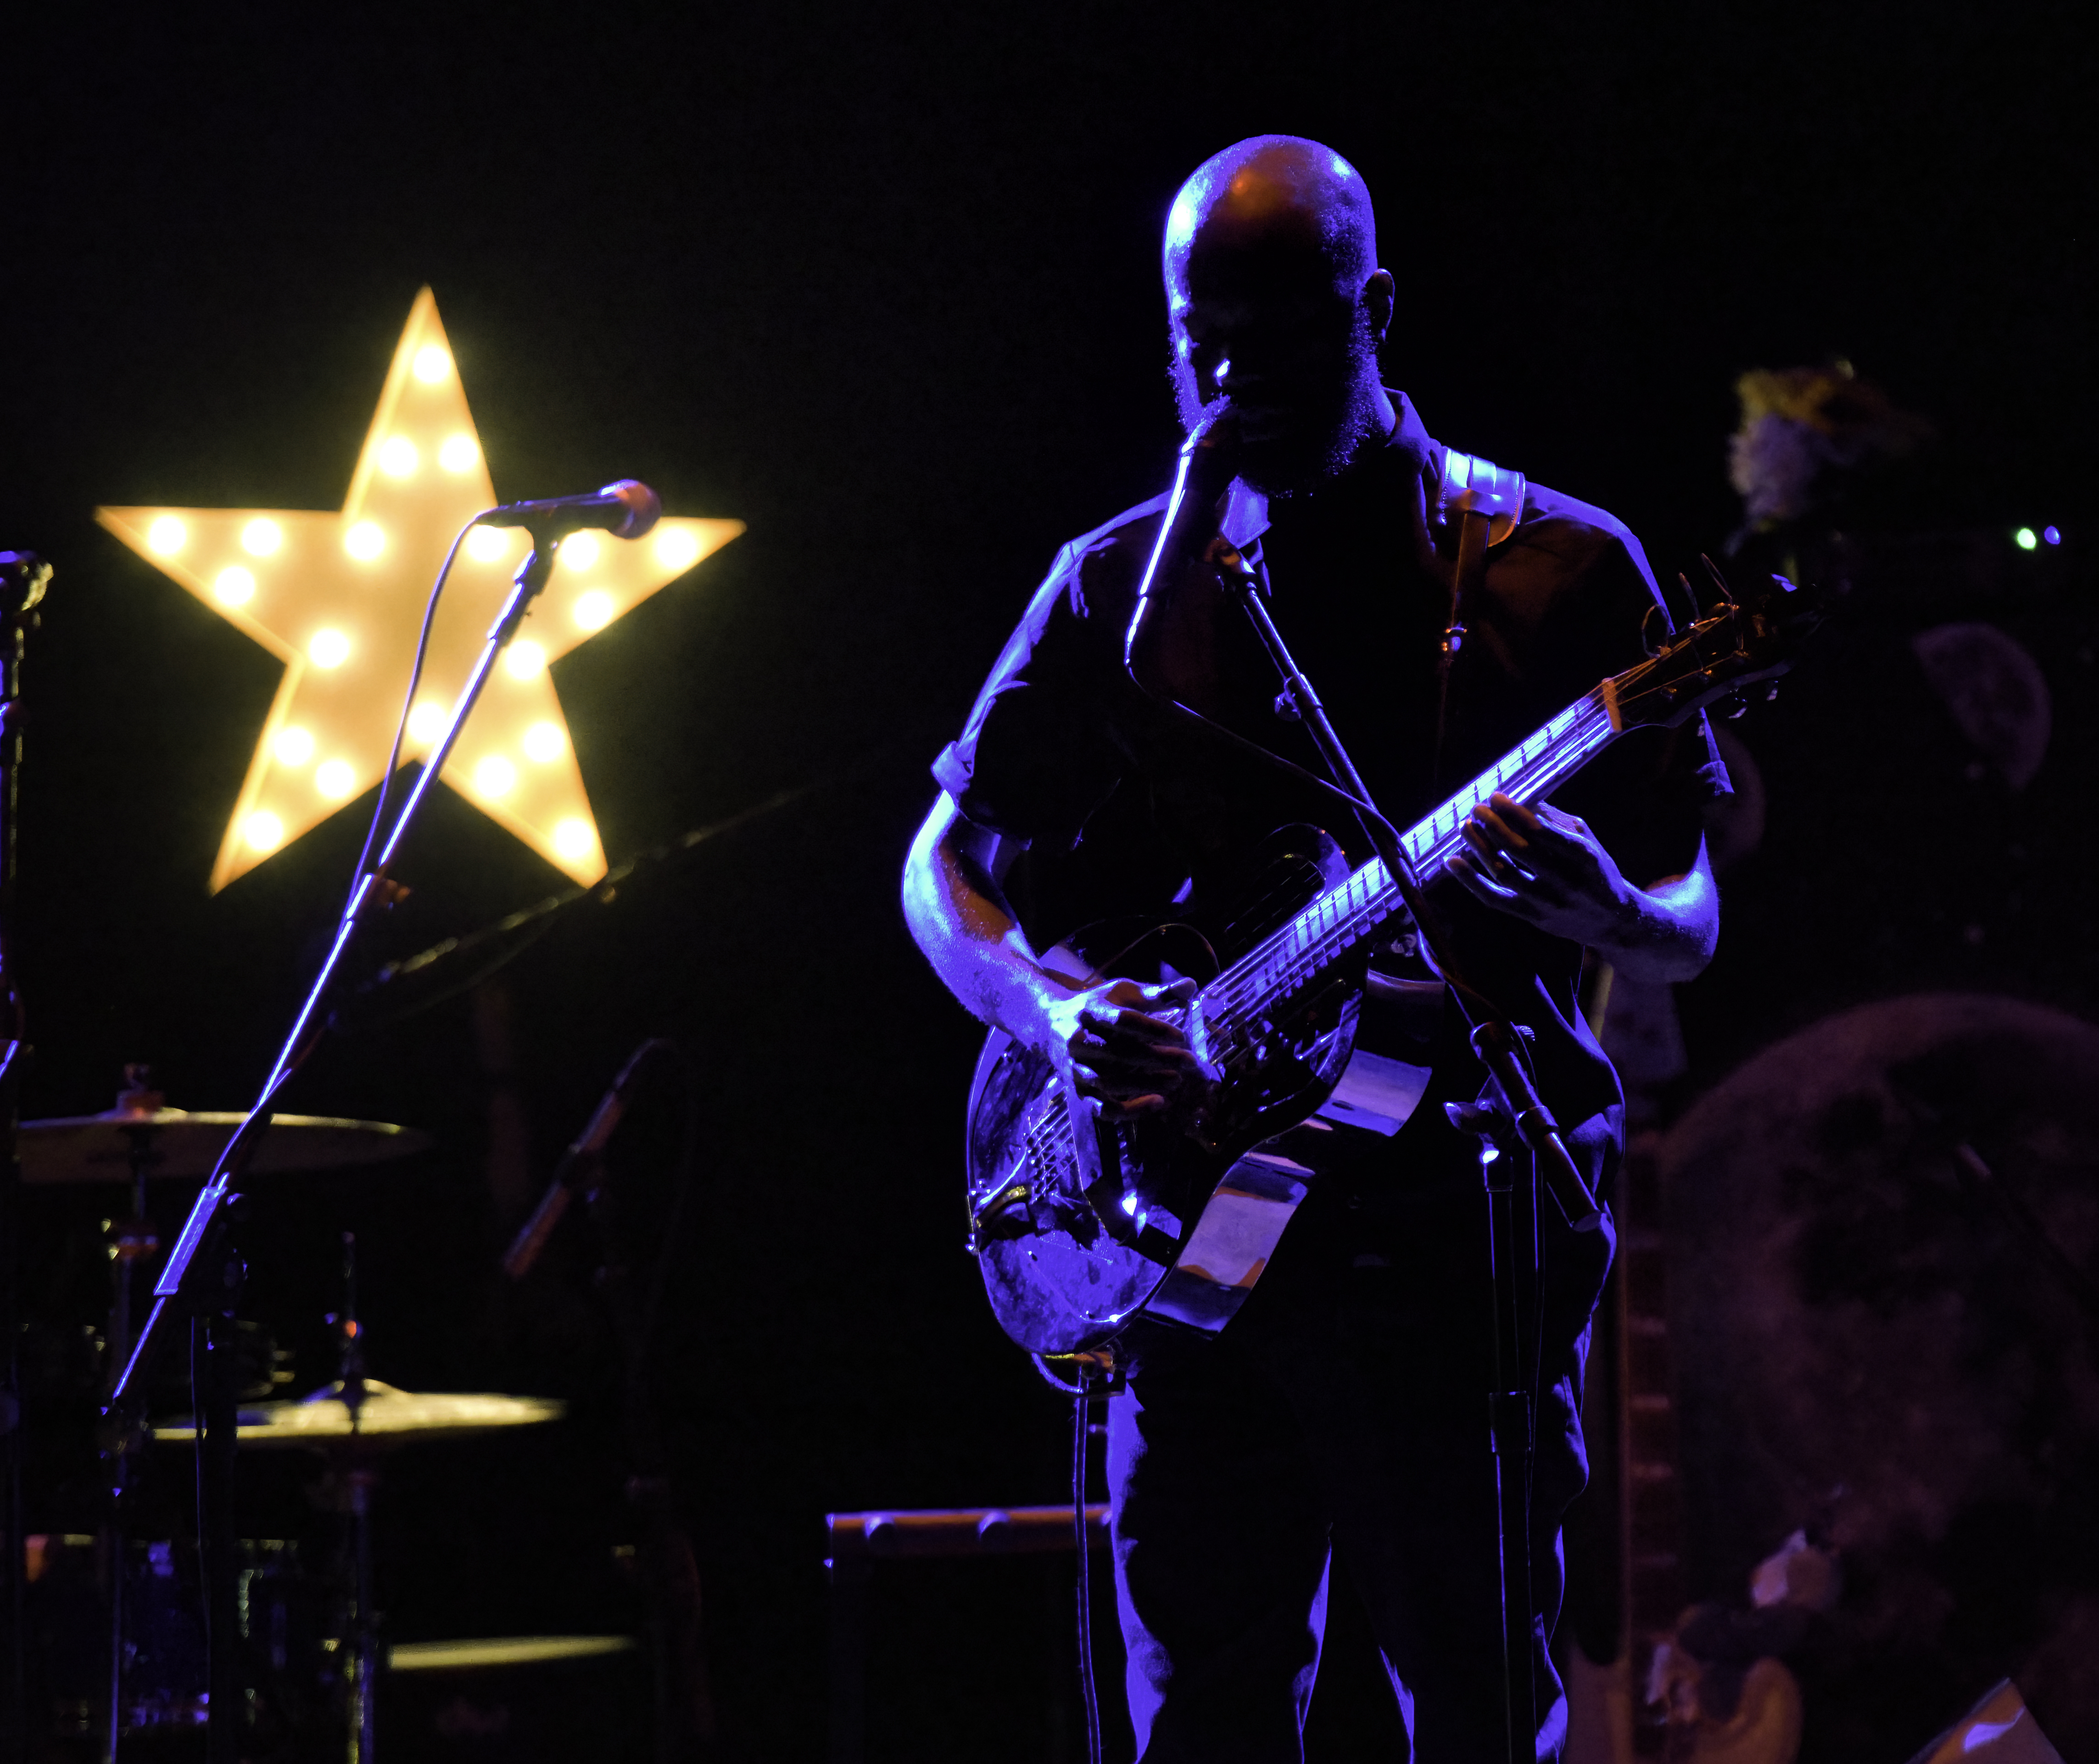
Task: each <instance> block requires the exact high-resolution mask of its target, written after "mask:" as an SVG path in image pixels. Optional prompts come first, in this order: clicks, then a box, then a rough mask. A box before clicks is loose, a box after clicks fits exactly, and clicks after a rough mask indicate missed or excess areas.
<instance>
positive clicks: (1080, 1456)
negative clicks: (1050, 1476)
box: [1072, 1366, 1101, 1764]
mask: <svg viewBox="0 0 2099 1764" xmlns="http://www.w3.org/2000/svg"><path fill="white" fill-rule="evenodd" d="M1093 1408H1094V1379H1093V1374H1092V1373H1091V1372H1090V1371H1089V1370H1087V1369H1086V1368H1085V1367H1084V1366H1081V1367H1080V1370H1079V1393H1078V1395H1077V1396H1076V1397H1073V1398H1072V1541H1073V1542H1075V1543H1076V1544H1077V1545H1078V1546H1079V1581H1078V1588H1079V1590H1078V1634H1079V1701H1080V1704H1081V1705H1083V1706H1084V1708H1085V1712H1086V1761H1087V1764H1101V1692H1100V1687H1099V1685H1098V1683H1095V1682H1094V1572H1093V1551H1092V1548H1091V1545H1092V1542H1093V1540H1092V1539H1091V1538H1090V1537H1088V1536H1087V1535H1086V1458H1087V1451H1086V1446H1087V1442H1088V1441H1089V1439H1090V1438H1091V1436H1092V1433H1093Z"/></svg>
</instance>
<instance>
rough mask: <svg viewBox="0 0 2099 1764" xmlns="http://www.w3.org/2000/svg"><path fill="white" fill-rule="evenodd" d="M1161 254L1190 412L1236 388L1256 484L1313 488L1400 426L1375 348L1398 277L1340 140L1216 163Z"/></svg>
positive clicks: (1186, 416) (1287, 139) (1278, 141)
mask: <svg viewBox="0 0 2099 1764" xmlns="http://www.w3.org/2000/svg"><path fill="white" fill-rule="evenodd" d="M1161 257H1162V265H1161V266H1162V268H1163V269H1164V272H1165V278H1166V311H1167V328H1168V337H1169V340H1170V341H1171V342H1172V345H1173V363H1172V369H1171V372H1172V376H1173V389H1174V394H1175V397H1176V398H1177V402H1178V403H1179V405H1180V407H1181V418H1182V422H1183V423H1184V424H1186V425H1188V426H1189V427H1190V428H1192V427H1193V426H1194V425H1195V423H1196V422H1197V421H1199V420H1200V419H1201V418H1202V417H1203V416H1204V414H1205V413H1206V412H1208V411H1214V410H1216V409H1217V408H1218V407H1220V404H1221V401H1223V400H1225V399H1227V398H1228V399H1229V400H1230V408H1231V410H1232V412H1233V414H1234V420H1235V425H1236V429H1237V432H1238V433H1239V438H1240V446H1241V451H1242V455H1243V465H1242V475H1243V476H1244V477H1247V478H1248V481H1249V482H1253V483H1256V484H1258V485H1259V486H1260V487H1261V488H1262V489H1264V490H1271V491H1276V492H1284V493H1287V492H1289V491H1293V490H1305V489H1311V488H1314V487H1316V486H1317V485H1318V483H1319V482H1322V480H1324V479H1327V478H1330V477H1333V476H1334V475H1336V473H1340V472H1341V471H1343V470H1345V469H1346V468H1347V466H1348V464H1349V463H1350V461H1352V460H1353V459H1354V458H1355V457H1356V455H1357V454H1358V452H1359V451H1361V450H1362V448H1363V446H1365V445H1366V444H1367V443H1368V442H1370V441H1371V440H1372V439H1373V438H1382V436H1383V435H1384V434H1386V433H1389V432H1390V431H1391V429H1392V427H1393V423H1394V422H1395V421H1396V420H1397V419H1396V417H1395V416H1394V414H1393V407H1392V403H1391V401H1390V399H1389V398H1388V397H1387V396H1386V394H1385V392H1384V388H1383V386H1382V385H1380V381H1379V376H1378V361H1377V352H1378V345H1380V343H1381V342H1382V341H1384V333H1385V328H1386V327H1387V326H1388V324H1389V323H1391V320H1392V304H1393V279H1392V277H1391V276H1390V275H1388V274H1386V272H1385V271H1383V270H1381V269H1380V268H1379V267H1378V266H1377V222H1376V218H1375V215H1374V214H1373V213H1372V212H1371V199H1370V192H1369V191H1366V189H1365V188H1364V187H1363V180H1362V175H1361V174H1359V173H1358V171H1357V170H1356V169H1355V167H1354V166H1353V165H1350V164H1349V162H1348V161H1346V160H1344V159H1343V158H1342V157H1341V156H1340V154H1338V153H1336V152H1334V150H1333V149H1332V148H1331V147H1322V146H1321V145H1320V144H1319V143H1318V142H1317V141H1307V140H1305V139H1301V138H1300V137H1299V136H1296V135H1291V134H1264V135H1256V136H1255V137H1254V138H1253V139H1251V140H1247V141H1241V142H1239V143H1237V144H1236V145H1235V146H1232V147H1226V149H1225V150H1224V152H1221V153H1219V154H1217V155H1216V156H1213V157H1212V158H1210V159H1208V160H1206V161H1204V163H1203V164H1202V165H1200V166H1199V167H1198V168H1197V169H1196V171H1195V175H1194V176H1193V177H1191V178H1190V179H1189V180H1188V181H1187V183H1185V184H1183V185H1182V187H1181V191H1180V194H1179V195H1178V196H1176V197H1175V198H1174V199H1173V209H1172V211H1171V212H1170V213H1168V216H1167V221H1166V236H1165V240H1164V249H1163V251H1162V253H1161Z"/></svg>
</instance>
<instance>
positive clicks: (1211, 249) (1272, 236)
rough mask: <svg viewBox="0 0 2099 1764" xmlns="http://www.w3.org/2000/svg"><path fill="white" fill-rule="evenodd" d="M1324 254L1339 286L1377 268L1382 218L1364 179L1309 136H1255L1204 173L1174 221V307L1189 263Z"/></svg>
mask: <svg viewBox="0 0 2099 1764" xmlns="http://www.w3.org/2000/svg"><path fill="white" fill-rule="evenodd" d="M1211 253H1231V254H1243V253H1277V254H1295V253H1310V254H1313V255H1316V256H1317V257H1318V258H1319V259H1321V260H1322V262H1324V263H1325V264H1326V265H1327V267H1328V268H1329V269H1331V271H1332V272H1333V274H1334V275H1335V276H1336V279H1340V280H1346V281H1358V280H1360V279H1362V277H1363V276H1366V275H1368V274H1369V273H1370V272H1371V271H1372V270H1373V269H1375V267H1376V266H1377V217H1376V215H1375V213H1373V212H1372V210H1371V198H1370V192H1369V191H1367V190H1366V189H1365V188H1364V187H1363V180H1362V174H1360V173H1358V171H1357V170H1356V169H1355V167H1354V166H1353V165H1350V164H1349V162H1348V161H1346V160H1344V159H1343V158H1342V157H1341V156H1340V154H1338V153H1336V152H1335V151H1334V150H1333V149H1332V148H1331V147H1322V146H1321V145H1320V144H1319V143H1318V142H1317V141H1308V140H1306V139H1304V138H1303V137H1302V136H1301V135H1295V134H1257V135H1255V136H1253V137H1252V138H1251V139H1248V140H1244V141H1240V142H1239V143H1235V144H1234V145H1233V146H1231V147H1226V149H1225V150H1224V152H1221V153H1217V154H1213V155H1212V156H1211V157H1210V158H1208V159H1207V160H1205V161H1204V162H1203V163H1202V164H1201V165H1199V166H1198V167H1196V169H1195V174H1194V175H1193V176H1192V177H1190V178H1189V180H1188V181H1187V183H1184V184H1183V185H1182V187H1181V191H1180V194H1179V195H1178V196H1175V197H1174V199H1173V210H1172V212H1171V213H1169V214H1168V216H1167V219H1166V238H1165V245H1164V269H1165V272H1166V286H1167V295H1168V299H1169V300H1171V299H1172V298H1173V295H1174V293H1175V291H1176V289H1177V287H1182V286H1185V284H1186V277H1187V270H1188V262H1189V259H1190V257H1191V256H1196V255H1203V256H1208V255H1209V254H1211Z"/></svg>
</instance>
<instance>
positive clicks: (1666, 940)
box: [1591, 851, 1720, 981]
mask: <svg viewBox="0 0 2099 1764" xmlns="http://www.w3.org/2000/svg"><path fill="white" fill-rule="evenodd" d="M1626 895H1627V899H1626V902H1625V912H1624V913H1623V914H1622V917H1621V920H1620V922H1619V924H1618V925H1617V926H1615V927H1614V928H1613V934H1612V935H1610V936H1608V937H1606V938H1601V939H1597V940H1596V941H1595V942H1594V943H1593V944H1591V948H1594V949H1595V952H1596V953H1597V954H1598V955H1599V956H1600V957H1603V959H1604V961H1608V962H1609V963H1610V965H1611V966H1613V968H1615V969H1616V970H1617V971H1618V972H1619V973H1621V974H1624V975H1625V976H1626V978H1627V979H1636V980H1660V981H1675V980H1690V979H1696V978H1697V976H1698V975H1699V974H1701V973H1702V972H1704V971H1705V965H1706V963H1708V962H1709V961H1711V960H1712V959H1713V951H1714V948H1715V947H1716V946H1717V945H1718V942H1719V938H1720V892H1719V889H1718V886H1715V884H1714V880H1713V871H1712V868H1711V866H1710V864H1708V863H1707V862H1706V861H1705V853H1704V852H1703V851H1701V852H1700V853H1699V856H1698V862H1697V864H1696V865H1695V866H1694V867H1693V868H1692V870H1691V872H1690V873H1688V875H1683V876H1675V877H1672V878H1670V879H1669V880H1668V881H1666V882H1656V883H1654V884H1653V885H1652V886H1649V887H1646V888H1630V887H1629V888H1628V889H1627V890H1626Z"/></svg>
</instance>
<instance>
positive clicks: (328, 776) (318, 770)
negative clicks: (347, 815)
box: [314, 759, 357, 803]
mask: <svg viewBox="0 0 2099 1764" xmlns="http://www.w3.org/2000/svg"><path fill="white" fill-rule="evenodd" d="M314 788H315V790H319V792H320V793H321V794H322V795H323V796H325V797H326V798H328V800H329V801H330V802H332V803H341V802H344V801H346V800H347V799H348V798H350V797H352V796H354V795H355V794H357V772H356V771H355V769H354V768H353V767H352V766H351V765H350V762H349V761H348V760H347V759H324V760H323V761H322V762H321V763H320V764H319V765H318V766H316V767H315V768H314Z"/></svg>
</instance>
